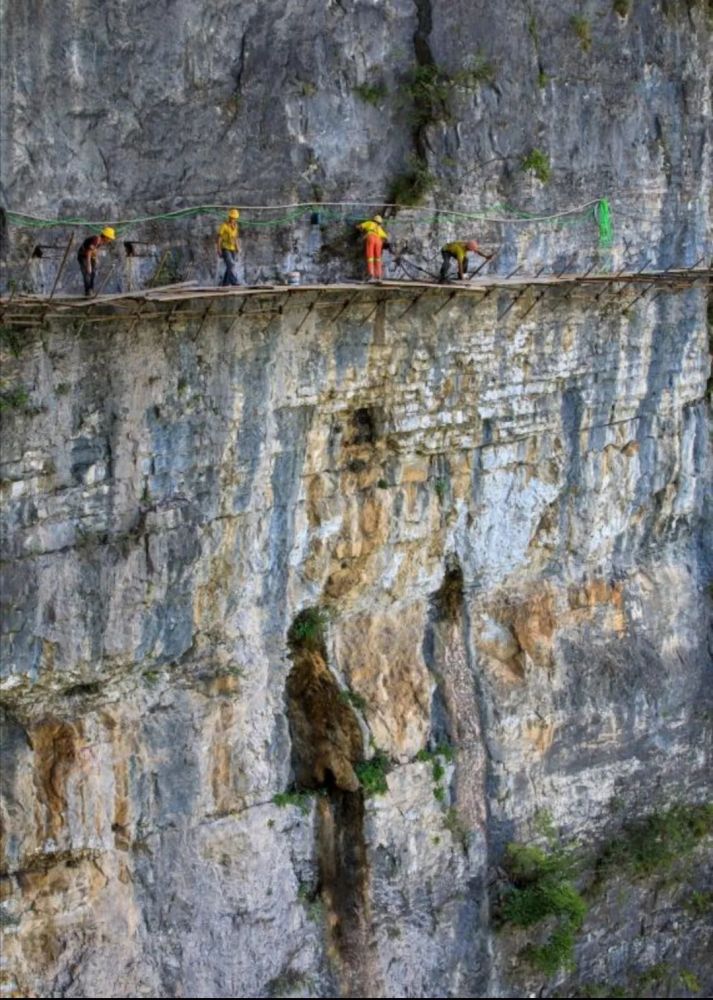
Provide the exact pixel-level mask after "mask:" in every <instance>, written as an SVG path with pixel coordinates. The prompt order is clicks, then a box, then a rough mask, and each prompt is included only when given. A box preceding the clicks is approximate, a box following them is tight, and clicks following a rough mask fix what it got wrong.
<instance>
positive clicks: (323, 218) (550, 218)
mask: <svg viewBox="0 0 713 1000" xmlns="http://www.w3.org/2000/svg"><path fill="white" fill-rule="evenodd" d="M231 207H232V206H231V205H197V206H195V207H193V208H181V209H177V210H175V211H173V212H157V213H156V214H155V215H145V216H141V217H138V218H135V219H118V220H115V221H112V220H110V219H106V220H104V221H102V222H96V221H90V220H88V219H78V218H67V219H44V218H41V217H39V216H35V215H29V214H25V213H23V212H14V211H11V210H9V209H7V210H5V218H6V220H7V222H8V223H9V224H10V225H13V226H19V227H21V228H25V229H55V228H59V227H62V228H66V227H72V226H81V227H82V228H86V229H93V230H96V231H97V232H98V231H99V230H101V229H102V228H103V227H104V226H106V225H111V226H113V227H114V228H115V229H116V230H117V232H119V233H123V232H126V231H127V230H129V229H132V228H134V227H136V226H140V225H142V224H144V223H149V222H171V221H177V220H179V219H190V218H195V217H196V216H199V215H210V216H217V215H222V214H223V213H224V212H225V211H226V210H227V209H228V208H231ZM238 207H240V206H238ZM377 208H378V209H381V210H383V209H385V208H394V209H398V210H399V211H403V212H408V213H409V216H411V217H413V216H415V217H416V218H417V220H418V221H419V222H421V223H423V224H433V223H437V222H439V221H452V222H455V221H459V220H463V221H473V222H489V223H497V224H535V223H552V224H556V225H558V226H563V225H565V226H566V225H579V224H581V223H584V222H588V221H590V220H592V219H593V220H594V221H595V222H596V224H597V226H598V228H599V245H600V246H602V247H609V246H611V244H612V240H613V230H612V220H611V209H610V207H609V202H608V201H607V199H606V198H597V199H595V200H593V201H590V202H587V203H586V204H584V205H580V206H578V207H576V208H571V209H566V210H564V211H561V212H553V213H551V214H547V215H542V214H537V213H534V212H523V211H521V210H519V209H516V208H512V207H511V206H509V205H504V204H497V205H493V206H492V207H491V208H490V209H488V210H486V211H482V212H459V211H456V210H455V209H439V208H424V209H415V208H413V207H411V206H406V205H389V204H388V203H385V202H304V203H301V204H296V205H276V206H269V205H258V206H249V205H246V206H244V207H241V219H240V225H241V227H242V228H244V229H253V228H254V229H260V228H268V227H272V226H286V225H289V224H291V223H294V222H296V221H297V220H298V219H300V218H302V217H304V216H307V215H309V216H315V215H316V216H318V221H319V223H320V224H324V223H326V222H335V221H344V220H345V219H346V218H349V217H353V216H357V215H358V214H359V213H358V211H357V210H358V209H361V210H362V212H363V214H364V215H367V214H369V212H372V211H374V209H377ZM285 210H288V211H285ZM267 212H282V213H283V214H280V215H276V216H272V217H270V218H260V217H259V214H261V213H267ZM246 213H248V214H249V213H254V214H253V216H252V217H249V218H246V217H245V214H246Z"/></svg>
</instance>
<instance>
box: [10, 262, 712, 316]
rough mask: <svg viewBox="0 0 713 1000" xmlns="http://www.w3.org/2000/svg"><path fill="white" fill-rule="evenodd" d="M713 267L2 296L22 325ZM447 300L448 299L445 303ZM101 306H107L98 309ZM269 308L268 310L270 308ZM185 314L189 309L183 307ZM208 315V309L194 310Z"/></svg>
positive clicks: (472, 292) (670, 282)
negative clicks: (162, 307)
mask: <svg viewBox="0 0 713 1000" xmlns="http://www.w3.org/2000/svg"><path fill="white" fill-rule="evenodd" d="M712 276H713V269H711V268H710V267H694V268H671V269H669V270H665V271H661V270H659V271H643V270H642V271H618V272H615V273H610V272H598V273H593V272H585V273H567V274H542V273H538V274H529V275H528V274H520V275H518V274H510V275H508V276H499V275H485V276H481V275H478V276H477V277H473V278H472V279H471V280H464V281H451V282H446V283H444V284H441V283H439V282H437V281H396V280H384V281H377V282H359V281H343V282H335V283H334V284H305V285H238V286H234V287H229V288H215V287H201V286H199V285H197V284H196V283H193V282H182V283H181V284H178V285H163V286H161V287H158V288H147V289H142V290H140V291H133V292H122V293H120V294H115V295H99V296H96V297H95V298H85V297H84V296H68V295H55V296H49V295H16V296H13V295H10V296H8V297H5V298H0V321H2V322H6V323H10V324H14V325H20V326H36V325H40V324H41V323H43V322H44V321H45V320H46V319H49V318H71V319H77V318H80V317H81V318H82V319H83V320H85V322H87V323H95V322H100V321H103V320H110V319H114V320H121V319H125V320H128V321H131V322H137V321H138V319H139V318H141V319H148V318H150V316H151V315H152V311H149V310H147V312H146V314H144V315H142V309H143V307H144V306H149V305H150V304H151V303H165V302H169V303H170V302H172V303H176V305H179V304H181V303H196V304H197V303H201V302H206V301H207V302H217V301H219V300H221V299H240V300H244V301H243V305H242V306H241V308H242V309H244V308H245V306H246V305H247V302H248V300H249V299H251V298H258V297H261V296H262V297H265V296H269V297H271V298H287V299H293V298H295V297H298V298H301V297H302V296H304V295H310V296H311V297H312V300H313V304H316V302H317V300H318V299H319V298H320V296H321V295H322V294H325V295H328V296H329V297H330V298H332V297H334V296H335V295H337V296H339V295H341V296H345V295H348V296H351V297H352V298H353V300H354V301H356V300H357V299H358V298H362V297H363V298H367V299H369V300H371V301H373V298H374V295H373V293H374V292H381V293H383V292H387V293H388V298H391V297H394V298H403V297H404V295H407V296H409V295H410V296H411V297H418V298H420V297H422V296H423V295H425V294H426V293H428V292H434V293H438V294H439V295H441V296H443V297H444V298H445V299H446V302H447V301H448V300H451V299H452V298H453V297H455V296H459V297H460V296H482V295H483V294H489V293H491V292H493V291H496V290H503V291H509V290H512V291H515V292H517V293H519V295H522V294H524V292H525V291H527V289H528V288H530V287H532V288H537V289H540V291H539V293H538V294H540V295H542V294H544V292H545V291H546V290H547V289H548V288H550V287H569V288H573V287H583V286H584V287H587V286H589V287H591V286H594V287H597V288H599V289H600V292H599V294H600V295H601V294H602V292H603V290H605V289H606V288H607V287H610V288H611V289H614V288H616V289H617V290H616V291H615V292H613V293H612V294H614V295H618V294H619V293H620V292H623V291H624V290H625V289H626V288H627V287H630V286H644V288H645V289H646V290H647V289H648V288H653V287H654V286H661V287H662V288H668V289H670V290H678V289H683V288H690V287H692V286H693V285H695V284H696V283H699V282H706V281H707V282H710V281H711V277H712ZM444 304H446V303H444ZM99 307H108V309H105V310H104V311H103V312H102V313H98V308H99ZM265 311H267V310H265ZM277 311H279V310H277ZM181 315H182V316H185V315H187V313H186V311H185V310H181ZM189 315H203V312H198V313H189Z"/></svg>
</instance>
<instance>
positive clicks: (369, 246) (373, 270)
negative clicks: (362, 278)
mask: <svg viewBox="0 0 713 1000" xmlns="http://www.w3.org/2000/svg"><path fill="white" fill-rule="evenodd" d="M383 223H384V220H383V219H382V218H381V216H380V215H375V216H374V218H373V219H368V220H367V221H366V222H359V223H357V227H356V228H357V229H358V230H359V232H360V233H362V234H363V236H364V254H365V256H366V271H367V274H368V276H369V280H370V281H378V280H379V279H380V278H381V277H382V276H383V270H382V264H381V251H382V249H384V247H385V248H386V249H387V250H390V249H391V246H390V245H389V242H388V240H389V234H388V233H387V232H386V230H385V229H384V228H383Z"/></svg>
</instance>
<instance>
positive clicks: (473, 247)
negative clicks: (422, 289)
mask: <svg viewBox="0 0 713 1000" xmlns="http://www.w3.org/2000/svg"><path fill="white" fill-rule="evenodd" d="M469 253H477V254H478V256H479V257H483V258H484V259H485V260H490V258H491V257H492V256H493V255H492V254H491V253H483V252H482V251H481V250H479V249H478V244H477V243H476V242H475V240H467V241H465V240H462V241H461V240H457V241H456V242H454V243H446V245H445V246H444V247H441V256H442V257H443V263H442V264H441V273H440V275H439V278H438V280H439V281H446V279H447V278H448V271H449V270H450V266H451V261H452V260H455V262H456V263H457V265H458V277H459V279H460V280H461V281H462V280H463V278H465V276H466V274H467V273H468V254H469Z"/></svg>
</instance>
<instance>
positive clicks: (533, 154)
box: [520, 148, 552, 184]
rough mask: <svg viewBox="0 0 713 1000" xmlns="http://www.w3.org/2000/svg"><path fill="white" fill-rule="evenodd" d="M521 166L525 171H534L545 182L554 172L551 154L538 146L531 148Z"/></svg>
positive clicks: (539, 179)
mask: <svg viewBox="0 0 713 1000" xmlns="http://www.w3.org/2000/svg"><path fill="white" fill-rule="evenodd" d="M520 166H521V168H522V169H523V170H524V171H525V172H528V171H529V172H531V173H533V174H534V175H535V177H536V178H537V179H538V181H541V182H542V183H543V184H546V183H547V181H548V180H549V179H550V175H551V173H552V167H551V166H550V158H549V156H547V154H546V153H543V152H542V150H541V149H537V148H535V149H532V150H530V152H529V153H528V154H527V156H524V157H523V158H522V163H521V164H520Z"/></svg>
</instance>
